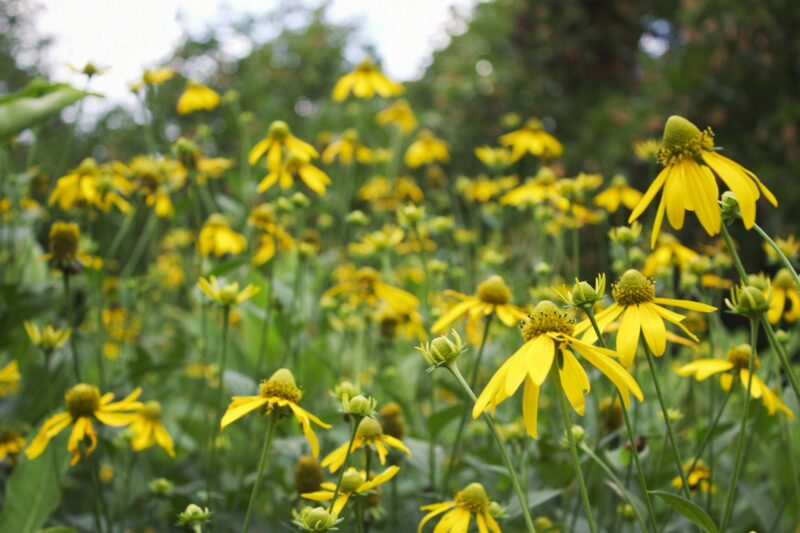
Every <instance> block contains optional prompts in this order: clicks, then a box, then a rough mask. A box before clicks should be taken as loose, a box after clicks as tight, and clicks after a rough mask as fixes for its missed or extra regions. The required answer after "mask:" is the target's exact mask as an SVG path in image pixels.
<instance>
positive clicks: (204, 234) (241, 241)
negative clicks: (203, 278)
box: [197, 213, 247, 257]
mask: <svg viewBox="0 0 800 533" xmlns="http://www.w3.org/2000/svg"><path fill="white" fill-rule="evenodd" d="M245 248H247V240H246V239H245V238H244V235H242V234H241V233H239V232H236V231H234V230H232V229H231V228H230V226H229V225H228V220H227V219H226V218H225V216H224V215H221V214H219V213H214V214H213V215H211V216H209V217H208V220H206V223H205V224H204V225H203V228H202V229H201V230H200V236H199V238H198V240H197V251H198V252H199V253H200V255H203V256H207V255H211V254H213V255H215V256H216V257H222V256H223V255H225V254H233V255H236V254H240V253H242V252H243V251H244V249H245Z"/></svg>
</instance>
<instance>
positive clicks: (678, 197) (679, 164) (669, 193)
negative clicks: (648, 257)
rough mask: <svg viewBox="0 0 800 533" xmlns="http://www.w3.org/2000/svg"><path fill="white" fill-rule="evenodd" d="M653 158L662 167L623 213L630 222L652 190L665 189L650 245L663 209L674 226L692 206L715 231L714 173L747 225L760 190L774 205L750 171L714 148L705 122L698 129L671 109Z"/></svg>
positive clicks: (752, 220) (706, 227)
mask: <svg viewBox="0 0 800 533" xmlns="http://www.w3.org/2000/svg"><path fill="white" fill-rule="evenodd" d="M658 159H659V161H660V162H661V164H662V165H664V169H663V170H662V171H661V172H660V173H659V174H658V177H656V179H655V181H653V183H652V184H650V187H649V188H648V189H647V192H645V194H644V196H643V197H642V199H641V201H640V202H639V204H638V205H637V206H636V208H635V209H634V210H633V212H632V213H631V216H630V217H629V219H628V223H630V222H633V221H634V220H636V219H637V218H639V216H641V214H642V213H644V210H645V209H647V206H649V205H650V203H651V202H652V201H653V199H654V198H655V196H656V194H658V192H659V191H660V190H661V189H662V188H663V189H664V191H663V194H662V195H661V201H660V203H659V205H658V211H657V212H656V218H655V221H654V222H653V232H652V236H651V238H650V241H651V246H654V245H655V242H656V239H657V238H658V233H659V231H660V230H661V223H662V222H663V220H664V212H666V214H667V219H668V220H669V223H670V225H671V226H672V227H673V228H675V229H681V228H682V227H683V220H684V216H685V214H686V211H694V213H695V215H697V218H698V220H699V221H700V225H701V226H703V229H704V230H706V232H707V233H708V234H709V235H716V234H718V233H719V232H720V225H721V223H722V217H721V214H720V207H719V203H718V202H719V187H718V186H717V178H719V179H720V180H722V182H723V183H725V185H726V186H727V187H728V188H729V189H730V190H731V191H732V192H733V194H734V195H735V196H736V201H737V202H738V204H739V209H740V211H741V214H742V222H743V223H744V226H745V228H747V229H750V228H752V227H753V224H755V221H756V200H758V198H759V197H760V196H761V193H763V194H764V196H765V197H766V198H767V200H768V201H769V202H770V203H771V204H772V205H774V206H777V205H778V200H777V199H776V198H775V196H774V195H773V194H772V193H771V192H770V191H769V189H767V188H766V187H765V186H764V184H763V183H761V180H759V179H758V177H757V176H756V175H755V174H753V173H752V172H750V171H749V170H747V169H746V168H744V167H743V166H741V165H739V164H738V163H736V162H735V161H732V160H730V159H728V158H727V157H725V156H723V155H720V154H719V153H718V152H717V151H716V150H715V148H714V134H713V132H712V131H711V129H710V128H707V129H706V130H705V131H702V132H701V131H700V130H699V129H698V128H697V126H695V125H694V124H692V123H691V122H689V121H688V120H686V119H685V118H683V117H679V116H677V115H673V116H671V117H670V118H669V119H668V120H667V124H666V125H665V126H664V138H663V140H662V142H661V149H660V150H659V152H658ZM759 190H760V192H759Z"/></svg>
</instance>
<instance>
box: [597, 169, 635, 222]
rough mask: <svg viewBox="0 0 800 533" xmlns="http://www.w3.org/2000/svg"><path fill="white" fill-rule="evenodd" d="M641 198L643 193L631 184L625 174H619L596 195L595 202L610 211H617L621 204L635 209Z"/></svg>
mask: <svg viewBox="0 0 800 533" xmlns="http://www.w3.org/2000/svg"><path fill="white" fill-rule="evenodd" d="M641 199H642V193H641V192H639V191H638V190H636V189H634V188H633V187H631V186H629V185H628V180H626V179H625V176H623V175H621V174H617V175H616V176H614V178H613V179H612V180H611V186H609V187H608V188H607V189H606V190H604V191H603V192H601V193H600V194H598V195H597V196H595V197H594V203H595V204H597V205H599V206H600V207H602V208H604V209H605V210H606V211H608V212H609V213H616V212H617V210H618V209H619V206H620V204H622V205H624V206H625V207H627V208H628V209H633V208H634V207H636V204H638V203H639V200H641Z"/></svg>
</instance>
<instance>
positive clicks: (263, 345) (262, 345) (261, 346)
mask: <svg viewBox="0 0 800 533" xmlns="http://www.w3.org/2000/svg"><path fill="white" fill-rule="evenodd" d="M267 269H268V271H267V283H266V286H267V290H266V291H265V292H266V293H267V294H266V303H265V304H264V322H263V323H262V324H261V339H260V340H259V342H258V375H259V376H260V375H262V374H263V373H264V355H265V351H266V349H267V330H268V329H269V322H270V311H271V310H272V305H271V304H272V266H271V265H270V266H267Z"/></svg>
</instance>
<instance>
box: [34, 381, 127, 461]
mask: <svg viewBox="0 0 800 533" xmlns="http://www.w3.org/2000/svg"><path fill="white" fill-rule="evenodd" d="M141 392H142V390H141V389H139V388H137V389H135V390H134V391H133V392H132V393H130V394H129V395H128V396H127V397H126V398H124V399H122V400H120V401H118V402H114V401H113V400H114V394H113V393H111V392H108V393H106V394H104V395H102V396H100V390H99V389H98V388H97V387H95V386H94V385H87V384H86V383H79V384H77V385H75V386H74V387H72V388H71V389H69V390H68V391H67V394H66V395H65V396H64V398H65V403H66V406H67V412H65V413H60V414H57V415H55V416H51V417H50V418H48V419H47V420H46V421H45V423H44V424H42V427H41V429H40V430H39V433H38V434H37V435H36V437H34V438H33V440H32V441H31V442H30V444H28V447H27V448H26V449H25V455H26V456H27V457H28V459H36V458H37V457H39V456H40V455H41V454H42V452H44V450H45V448H47V445H48V444H49V443H50V439H52V438H53V437H55V436H56V435H58V434H59V433H61V432H62V431H64V430H65V429H66V428H67V427H69V426H70V425H71V426H72V432H71V433H70V436H69V442H68V443H67V450H68V451H69V452H70V453H71V454H72V458H71V459H70V462H69V464H71V465H74V464H75V463H77V462H78V461H80V460H81V458H82V457H88V456H90V455H91V454H92V452H93V451H94V449H95V447H96V446H97V433H96V432H95V429H94V425H93V421H95V420H96V421H98V422H100V423H102V424H105V425H107V426H116V427H119V426H127V425H129V424H130V423H131V422H132V421H133V420H134V418H135V416H136V411H137V410H139V409H141V408H142V404H141V402H137V401H136V398H138V397H139V394H141ZM86 439H88V440H89V442H88V445H87V446H86V449H85V450H84V451H81V444H83V443H85V440H86Z"/></svg>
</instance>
